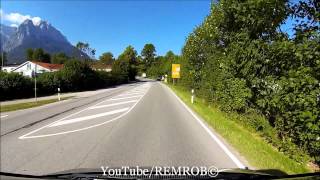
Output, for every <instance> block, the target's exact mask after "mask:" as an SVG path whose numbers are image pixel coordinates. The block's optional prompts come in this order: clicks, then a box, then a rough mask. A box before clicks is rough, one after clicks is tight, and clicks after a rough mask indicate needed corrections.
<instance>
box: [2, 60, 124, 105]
mask: <svg viewBox="0 0 320 180" xmlns="http://www.w3.org/2000/svg"><path fill="white" fill-rule="evenodd" d="M124 76H125V77H124ZM127 81H128V74H123V76H122V75H121V76H119V75H118V74H117V70H116V71H115V72H113V71H112V73H110V72H105V71H94V70H92V69H91V68H90V66H89V64H88V63H87V62H84V61H79V60H69V61H67V62H66V63H65V64H64V67H63V68H62V69H61V70H60V71H56V72H47V73H42V74H39V75H38V76H37V94H38V95H39V96H43V95H50V94H55V93H57V88H58V87H59V88H60V89H61V92H70V91H71V92H72V91H84V90H93V89H98V88H105V87H108V86H113V85H117V84H121V83H126V82H127ZM33 88H34V79H31V78H28V77H24V76H22V75H20V74H18V73H6V72H0V92H1V95H0V100H8V99H14V98H28V97H32V96H33V94H34V89H33Z"/></svg>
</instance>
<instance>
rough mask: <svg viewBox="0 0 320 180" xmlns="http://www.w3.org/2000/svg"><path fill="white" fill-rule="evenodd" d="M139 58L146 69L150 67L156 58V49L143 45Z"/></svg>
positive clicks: (149, 45) (150, 45)
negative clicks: (140, 57)
mask: <svg viewBox="0 0 320 180" xmlns="http://www.w3.org/2000/svg"><path fill="white" fill-rule="evenodd" d="M141 56H142V59H143V61H144V62H145V65H146V68H148V67H150V65H151V64H152V63H153V62H154V60H155V56H156V48H155V47H154V45H153V44H145V45H144V47H143V49H142V51H141Z"/></svg>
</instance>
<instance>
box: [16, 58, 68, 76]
mask: <svg viewBox="0 0 320 180" xmlns="http://www.w3.org/2000/svg"><path fill="white" fill-rule="evenodd" d="M62 67H63V64H50V63H43V62H37V61H26V62H24V63H22V64H20V65H19V66H18V67H16V68H14V69H13V70H12V71H11V72H16V73H20V74H22V75H24V76H29V77H32V76H33V74H34V73H36V74H40V73H44V72H54V71H58V70H60V69H61V68H62Z"/></svg>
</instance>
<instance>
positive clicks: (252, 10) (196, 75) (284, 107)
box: [147, 0, 320, 163]
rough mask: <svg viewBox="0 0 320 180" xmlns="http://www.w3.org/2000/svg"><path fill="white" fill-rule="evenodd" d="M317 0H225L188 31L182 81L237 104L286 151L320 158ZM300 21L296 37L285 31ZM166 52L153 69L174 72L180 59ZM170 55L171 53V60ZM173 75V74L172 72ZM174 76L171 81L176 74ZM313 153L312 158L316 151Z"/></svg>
mask: <svg viewBox="0 0 320 180" xmlns="http://www.w3.org/2000/svg"><path fill="white" fill-rule="evenodd" d="M316 7H317V5H316V3H315V2H314V1H311V0H310V1H307V2H305V3H304V2H298V3H297V4H296V5H292V4H289V3H288V1H286V0H285V1H277V0H259V1H256V0H244V1H237V0H231V1H230V0H228V1H227V0H221V1H219V2H217V3H215V4H214V3H213V4H212V7H211V12H210V14H209V15H208V16H207V17H206V19H205V20H204V22H203V23H202V24H201V25H200V26H198V27H196V28H195V30H194V31H193V32H192V33H191V34H190V35H189V36H188V38H187V39H186V43H185V46H184V47H183V49H182V56H181V57H179V58H178V59H179V61H178V62H179V63H180V64H181V79H180V80H179V83H180V84H181V85H183V86H184V87H187V88H193V89H195V92H196V96H197V97H199V98H202V99H205V100H206V101H207V102H208V103H211V104H218V106H219V107H220V109H222V110H223V111H227V112H230V111H235V112H237V113H239V114H243V115H245V116H248V117H250V116H251V115H250V114H251V113H250V112H252V111H253V112H256V113H257V114H261V116H262V117H263V118H255V117H253V118H244V119H246V121H241V122H242V123H243V124H246V125H247V126H248V127H252V128H253V129H255V130H256V131H258V132H260V134H261V135H262V136H263V137H264V138H265V139H266V140H267V141H268V142H269V143H271V144H273V145H274V146H275V147H276V148H278V150H279V151H282V152H284V153H286V154H287V155H288V156H290V157H291V158H292V159H294V160H296V161H298V162H306V161H309V160H313V161H314V162H316V163H319V162H320V156H319V154H320V141H319V138H320V136H319V135H320V128H319V127H320V73H319V72H320V53H319V52H320V45H319V44H320V43H319V42H320V38H319V37H320V36H319V31H318V27H316V26H315V25H316V24H317V23H318V24H319V18H318V14H319V13H318V12H317V11H315V9H316ZM289 16H291V17H301V18H306V17H307V18H308V22H304V21H301V22H299V21H298V24H297V25H296V36H295V37H293V38H292V39H289V38H288V35H287V34H285V33H283V32H280V31H279V27H280V25H281V24H282V23H283V22H284V21H285V20H286V18H287V17H289ZM171 56H172V55H171V53H168V54H167V56H166V57H158V58H156V59H155V62H154V63H153V64H152V65H151V66H150V67H149V68H148V70H147V71H148V74H150V75H151V76H158V75H163V74H166V73H170V70H171V67H170V66H171V64H172V63H173V62H174V61H175V60H172V58H170V57H171ZM169 59H170V60H169ZM169 77H170V76H169ZM169 82H170V81H169ZM310 156H311V159H310Z"/></svg>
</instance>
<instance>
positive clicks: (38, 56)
mask: <svg viewBox="0 0 320 180" xmlns="http://www.w3.org/2000/svg"><path fill="white" fill-rule="evenodd" d="M26 57H27V59H28V60H29V61H39V62H44V63H50V61H51V55H50V54H49V53H46V52H44V51H43V49H42V48H36V49H34V50H33V49H31V48H28V49H27V50H26Z"/></svg>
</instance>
